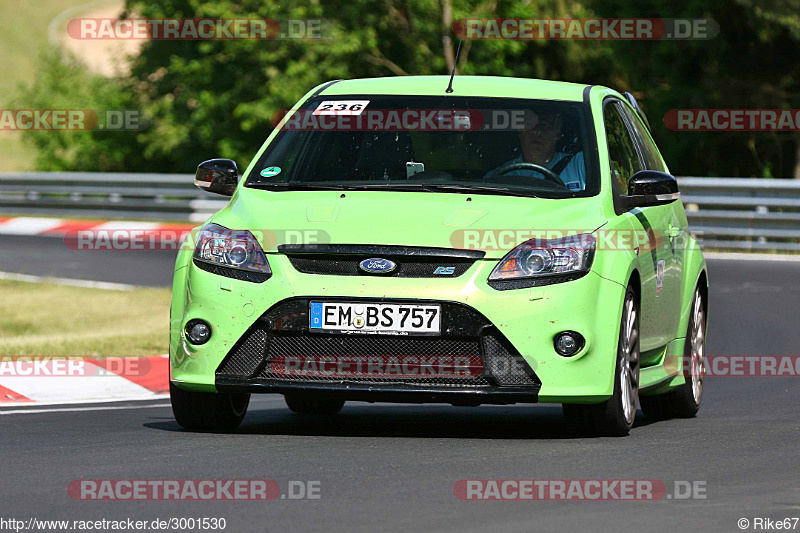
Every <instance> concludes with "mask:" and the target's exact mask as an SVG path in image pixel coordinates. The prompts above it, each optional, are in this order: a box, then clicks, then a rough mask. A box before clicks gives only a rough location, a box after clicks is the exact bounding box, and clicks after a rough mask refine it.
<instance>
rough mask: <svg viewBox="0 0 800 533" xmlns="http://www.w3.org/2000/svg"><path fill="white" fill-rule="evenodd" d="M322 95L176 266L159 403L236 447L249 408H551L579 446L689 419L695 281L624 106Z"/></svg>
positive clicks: (695, 387) (569, 91)
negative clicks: (581, 439)
mask: <svg viewBox="0 0 800 533" xmlns="http://www.w3.org/2000/svg"><path fill="white" fill-rule="evenodd" d="M448 81H449V78H448V77H447V76H421V77H394V78H380V79H360V80H350V81H333V82H329V83H325V84H323V85H320V86H318V87H316V88H314V89H313V90H311V91H310V92H309V93H308V94H306V95H305V96H304V97H303V98H302V99H301V100H300V101H299V102H298V103H297V104H296V105H295V107H294V108H292V109H291V110H289V111H288V112H287V113H286V114H285V115H284V116H283V118H282V119H281V122H280V124H278V126H277V127H276V128H275V129H274V130H273V132H272V134H271V135H270V136H269V137H268V138H267V140H266V142H265V143H264V145H263V146H262V147H261V149H260V151H259V152H258V154H257V155H256V156H255V158H254V159H253V161H252V162H251V163H250V165H249V167H248V168H247V170H246V171H245V172H244V176H243V178H242V179H241V180H240V179H239V176H238V171H237V167H236V164H235V163H234V162H233V161H231V160H227V159H212V160H209V161H206V162H204V163H202V164H201V165H200V166H199V167H198V169H197V175H196V179H195V184H196V185H197V186H198V187H200V188H202V189H205V190H207V191H209V192H212V193H218V194H222V195H226V196H231V199H230V203H229V204H228V206H227V207H225V208H224V209H222V210H221V211H219V212H218V213H216V214H215V215H213V216H212V217H211V218H210V219H209V220H208V221H207V223H206V224H205V225H203V226H202V227H200V228H196V230H195V231H194V232H193V234H192V235H191V236H190V238H189V239H187V241H186V242H185V243H184V245H183V246H182V248H181V250H180V252H179V255H178V259H177V262H176V265H175V277H174V286H173V292H172V306H171V315H170V316H171V318H170V324H171V329H170V365H171V375H170V379H171V381H170V393H171V399H172V407H173V411H174V414H175V418H176V420H177V421H178V423H179V424H180V425H181V426H183V427H185V428H188V429H192V430H200V431H203V430H205V431H219V430H232V429H235V428H236V427H237V426H238V425H239V424H240V422H241V420H242V418H243V417H244V414H245V411H246V410H247V407H248V403H249V400H250V395H251V394H252V393H276V394H283V395H284V397H285V400H286V403H287V405H288V407H289V408H290V409H291V410H292V411H295V412H297V413H303V414H307V415H333V414H335V413H337V412H338V411H339V410H341V408H342V406H343V405H344V403H345V402H346V401H348V400H351V401H364V402H382V401H388V402H409V403H429V402H436V403H448V404H452V405H456V406H477V405H481V404H514V403H537V402H543V403H561V404H563V412H564V415H565V418H566V420H567V423H568V424H569V425H570V427H571V428H572V429H573V430H575V431H576V432H577V433H579V434H587V435H609V436H615V435H627V434H628V433H629V431H630V429H631V427H632V425H633V423H634V418H635V416H636V410H637V401H638V402H639V405H640V406H641V408H642V411H643V413H644V414H645V415H646V416H648V417H655V418H667V417H691V416H694V415H695V413H696V412H697V410H698V408H699V406H700V401H701V397H702V391H703V375H704V342H705V331H706V324H707V320H706V317H707V309H708V281H707V274H706V264H705V260H704V258H703V255H702V253H701V251H700V248H699V246H698V244H697V242H696V241H695V239H694V238H693V237H692V236H691V235H690V234H689V232H688V228H687V221H686V214H685V212H684V209H683V205H682V204H681V201H680V193H679V192H678V185H677V181H676V180H675V178H674V177H672V176H671V175H670V174H669V173H668V169H667V166H666V164H665V163H664V160H663V159H662V158H661V155H660V154H659V151H658V149H657V148H656V145H655V144H654V142H653V139H652V137H651V134H650V128H649V125H648V122H647V119H646V118H645V116H644V114H643V113H642V112H641V110H640V109H639V107H638V105H637V104H636V101H635V99H634V98H633V97H632V96H631V95H630V94H628V93H625V94H624V95H623V94H620V93H618V92H616V91H613V90H611V89H608V88H605V87H600V86H587V85H578V84H571V83H558V82H551V81H540V80H527V79H515V78H497V77H477V76H476V77H470V76H457V77H456V78H455V79H454V81H453V86H452V89H448Z"/></svg>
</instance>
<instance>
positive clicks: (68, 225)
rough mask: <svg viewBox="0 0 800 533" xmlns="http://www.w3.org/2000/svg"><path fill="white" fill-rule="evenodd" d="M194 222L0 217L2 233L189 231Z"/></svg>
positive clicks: (48, 234)
mask: <svg viewBox="0 0 800 533" xmlns="http://www.w3.org/2000/svg"><path fill="white" fill-rule="evenodd" d="M194 226H195V224H181V223H169V222H144V221H141V220H75V219H66V218H42V217H0V235H44V236H53V237H63V236H65V235H68V234H70V233H73V232H79V231H92V232H100V231H109V232H110V231H139V232H142V231H175V232H181V233H188V232H189V230H191V229H192V228H193V227H194Z"/></svg>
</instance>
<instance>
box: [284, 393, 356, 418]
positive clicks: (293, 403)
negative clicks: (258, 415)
mask: <svg viewBox="0 0 800 533" xmlns="http://www.w3.org/2000/svg"><path fill="white" fill-rule="evenodd" d="M284 397H285V399H286V405H287V406H288V407H289V409H291V410H292V411H294V412H295V413H300V414H303V415H335V414H336V413H338V412H339V411H341V410H342V407H344V400H341V399H339V398H335V397H332V396H328V395H324V394H308V393H289V394H285V395H284Z"/></svg>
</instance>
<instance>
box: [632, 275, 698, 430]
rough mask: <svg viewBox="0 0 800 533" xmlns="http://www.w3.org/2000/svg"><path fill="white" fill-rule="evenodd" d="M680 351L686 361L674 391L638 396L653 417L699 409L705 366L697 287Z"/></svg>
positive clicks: (675, 415) (688, 415) (689, 414)
mask: <svg viewBox="0 0 800 533" xmlns="http://www.w3.org/2000/svg"><path fill="white" fill-rule="evenodd" d="M683 353H684V356H683V363H682V364H683V365H686V364H687V363H688V365H689V368H684V372H683V375H684V377H685V378H686V382H685V383H684V384H683V385H681V386H680V387H679V388H678V389H675V390H674V391H670V392H667V393H665V394H658V395H655V396H642V397H641V398H639V402H640V403H641V405H642V412H643V413H644V414H645V415H646V416H647V417H649V418H654V419H656V420H662V419H666V418H691V417H693V416H694V415H696V414H697V411H698V410H699V409H700V402H701V401H702V399H703V376H704V375H705V366H706V322H705V311H704V309H703V297H702V295H701V294H700V289H699V288H698V289H695V291H694V299H693V300H692V314H691V315H689V327H688V329H687V331H686V342H685V344H684V348H683ZM687 359H688V360H687Z"/></svg>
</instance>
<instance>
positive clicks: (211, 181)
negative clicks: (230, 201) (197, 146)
mask: <svg viewBox="0 0 800 533" xmlns="http://www.w3.org/2000/svg"><path fill="white" fill-rule="evenodd" d="M237 183H239V170H238V169H237V168H236V162H235V161H231V160H230V159H209V160H208V161H203V162H202V163H200V164H199V165H198V166H197V173H196V174H195V176H194V184H195V186H197V187H198V188H200V189H203V190H204V191H208V192H213V193H217V194H222V195H223V196H233V193H234V191H236V184H237Z"/></svg>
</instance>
